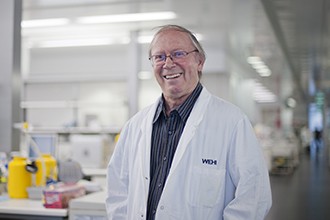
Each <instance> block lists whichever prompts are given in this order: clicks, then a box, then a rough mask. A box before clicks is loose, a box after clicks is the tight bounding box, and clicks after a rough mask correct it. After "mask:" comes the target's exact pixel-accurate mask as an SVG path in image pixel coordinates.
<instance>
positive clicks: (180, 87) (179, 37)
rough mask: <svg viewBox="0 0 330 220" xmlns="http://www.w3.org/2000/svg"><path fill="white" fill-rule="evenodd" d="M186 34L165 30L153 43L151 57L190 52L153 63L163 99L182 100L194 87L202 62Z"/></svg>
mask: <svg viewBox="0 0 330 220" xmlns="http://www.w3.org/2000/svg"><path fill="white" fill-rule="evenodd" d="M195 49H196V48H195V47H194V45H193V44H192V42H191V40H190V38H189V36H188V35H187V34H186V33H183V32H180V31H176V30H167V31H164V32H161V33H159V34H158V35H157V36H156V38H155V39H154V41H153V44H152V49H151V56H153V55H162V54H165V55H166V56H169V55H170V54H171V53H172V54H173V52H176V51H184V52H191V53H188V54H187V55H186V56H183V57H181V58H177V59H176V58H173V60H172V59H171V58H170V57H167V58H165V61H164V62H159V63H154V64H153V70H154V74H155V77H156V80H157V82H158V84H159V85H160V87H161V89H162V92H163V94H164V97H165V99H167V100H168V99H171V100H173V101H174V100H180V99H184V98H186V97H187V96H189V94H190V93H191V92H192V91H193V90H194V88H195V87H196V85H197V83H198V81H199V76H198V72H199V71H202V68H203V64H204V62H203V61H202V59H201V58H200V55H199V54H198V52H196V51H194V50H195ZM192 51H194V52H192Z"/></svg>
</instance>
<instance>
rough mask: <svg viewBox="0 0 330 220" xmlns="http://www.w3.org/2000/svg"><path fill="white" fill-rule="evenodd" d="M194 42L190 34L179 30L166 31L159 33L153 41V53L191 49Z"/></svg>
mask: <svg viewBox="0 0 330 220" xmlns="http://www.w3.org/2000/svg"><path fill="white" fill-rule="evenodd" d="M191 45H193V44H192V42H191V39H190V37H189V35H188V33H185V32H182V31H178V30H164V31H162V32H160V33H158V34H157V35H156V36H155V38H154V40H153V41H152V45H151V51H156V52H157V51H170V50H176V49H189V48H190V47H191Z"/></svg>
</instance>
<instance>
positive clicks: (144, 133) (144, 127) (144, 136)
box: [139, 100, 159, 199]
mask: <svg viewBox="0 0 330 220" xmlns="http://www.w3.org/2000/svg"><path fill="white" fill-rule="evenodd" d="M158 101H159V100H158ZM158 101H157V102H156V103H155V104H154V105H153V106H151V108H150V109H149V110H148V112H147V113H146V117H145V118H144V120H143V121H142V123H141V127H140V132H141V140H140V143H139V148H140V149H141V151H140V152H141V155H140V157H141V163H142V169H143V171H142V172H143V177H142V178H143V179H144V182H145V183H146V184H145V185H144V188H145V196H146V199H147V198H148V191H149V180H150V151H151V133H152V121H153V118H154V115H155V111H156V108H157V106H158ZM145 180H148V181H145Z"/></svg>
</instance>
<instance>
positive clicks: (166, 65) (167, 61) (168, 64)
mask: <svg viewBox="0 0 330 220" xmlns="http://www.w3.org/2000/svg"><path fill="white" fill-rule="evenodd" d="M168 58H169V59H168ZM174 64H175V63H174V62H173V58H172V56H171V55H167V56H166V57H165V61H164V65H163V67H164V68H169V67H172V66H174Z"/></svg>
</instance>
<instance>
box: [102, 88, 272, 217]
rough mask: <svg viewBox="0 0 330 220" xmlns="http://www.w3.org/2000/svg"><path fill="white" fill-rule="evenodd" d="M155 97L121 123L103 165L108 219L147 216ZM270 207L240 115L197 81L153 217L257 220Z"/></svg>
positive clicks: (256, 150)
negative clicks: (198, 91)
mask: <svg viewBox="0 0 330 220" xmlns="http://www.w3.org/2000/svg"><path fill="white" fill-rule="evenodd" d="M156 107H157V103H155V104H154V105H152V106H150V107H148V108H146V109H144V110H142V111H141V112H139V113H137V114H136V115H135V116H134V117H132V118H131V119H130V120H129V121H128V122H127V124H126V125H125V126H124V128H123V130H122V132H121V135H120V138H119V141H118V143H117V146H116V149H115V152H114V154H113V156H112V158H111V160H110V163H109V165H108V171H107V183H108V186H107V188H108V196H107V200H106V207H107V213H108V218H109V219H111V220H122V219H126V220H137V219H146V204H147V199H148V188H149V181H150V178H149V168H150V147H151V133H152V121H153V117H154V114H155V110H156ZM270 206H271V190H270V183H269V176H268V170H267V166H266V165H265V163H264V160H263V156H262V152H261V149H260V147H259V144H258V141H257V139H256V137H255V135H254V131H253V128H252V127H251V125H250V122H249V120H248V119H247V117H246V116H245V115H244V114H242V112H241V111H240V110H239V109H238V108H237V107H235V106H234V105H232V104H230V103H228V102H226V101H224V100H222V99H219V98H217V97H215V96H213V95H211V94H210V93H209V92H208V91H207V90H206V89H205V88H203V90H202V92H201V94H200V96H199V98H198V100H197V101H196V103H195V106H194V108H193V110H192V112H191V114H190V116H189V119H188V121H187V123H186V125H185V128H184V131H183V133H182V136H181V139H180V141H179V143H178V146H177V149H176V152H175V155H174V158H173V162H172V166H171V169H170V172H169V174H168V177H167V180H166V183H165V186H164V189H163V193H162V196H161V198H160V201H159V204H158V208H157V213H156V220H174V219H176V220H202V219H203V220H220V219H224V220H234V219H235V220H240V219H242V220H261V219H264V217H265V215H266V214H267V212H268V210H269V208H270Z"/></svg>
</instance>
